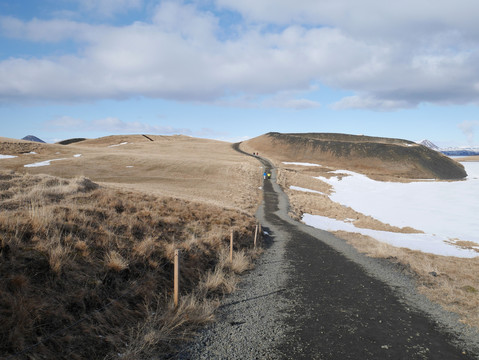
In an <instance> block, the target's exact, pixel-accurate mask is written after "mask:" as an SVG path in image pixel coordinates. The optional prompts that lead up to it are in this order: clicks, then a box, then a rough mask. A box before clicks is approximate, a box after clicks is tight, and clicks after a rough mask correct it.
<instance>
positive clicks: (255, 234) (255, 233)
mask: <svg viewBox="0 0 479 360" xmlns="http://www.w3.org/2000/svg"><path fill="white" fill-rule="evenodd" d="M257 237H258V224H256V227H255V229H254V248H255V250H256V238H257Z"/></svg>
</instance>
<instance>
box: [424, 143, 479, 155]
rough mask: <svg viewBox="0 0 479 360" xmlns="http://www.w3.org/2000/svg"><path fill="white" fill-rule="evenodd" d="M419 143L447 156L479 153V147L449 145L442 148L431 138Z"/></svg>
mask: <svg viewBox="0 0 479 360" xmlns="http://www.w3.org/2000/svg"><path fill="white" fill-rule="evenodd" d="M417 143H418V144H419V145H424V146H425V147H427V148H429V149H432V150H436V151H439V152H441V153H443V154H444V155H447V156H471V155H479V148H478V147H466V146H463V147H447V148H440V147H439V146H437V145H435V144H434V143H433V142H432V141H430V140H421V141H418V142H417Z"/></svg>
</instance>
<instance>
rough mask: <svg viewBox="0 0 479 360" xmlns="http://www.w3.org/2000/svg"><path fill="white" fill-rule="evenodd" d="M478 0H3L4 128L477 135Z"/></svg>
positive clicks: (101, 132) (44, 132)
mask: <svg viewBox="0 0 479 360" xmlns="http://www.w3.org/2000/svg"><path fill="white" fill-rule="evenodd" d="M478 13H479V2H477V0H456V1H450V0H434V1H432V0H414V1H412V0H403V1H400V2H399V1H395V2H390V1H383V0H334V1H331V0H295V1H288V0H241V1H238V0H190V1H159V0H22V1H16V0H9V1H5V0H0V136H3V137H10V138H22V137H24V136H26V135H30V134H31V135H36V136H38V137H40V138H42V139H43V140H45V141H47V142H55V141H59V140H64V139H68V138H74V137H85V138H96V137H100V136H107V135H117V134H161V135H172V134H184V135H189V136H196V137H204V138H211V139H219V140H224V141H231V142H233V141H241V140H245V139H248V138H251V137H255V136H259V135H261V134H264V133H267V132H270V131H278V132H339V133H349V134H364V135H371V136H386V137H394V138H404V139H408V140H413V141H418V140H422V139H429V140H431V141H432V142H434V143H436V144H437V145H439V146H442V147H446V146H479V133H478V132H479V22H478V21H477V14H478Z"/></svg>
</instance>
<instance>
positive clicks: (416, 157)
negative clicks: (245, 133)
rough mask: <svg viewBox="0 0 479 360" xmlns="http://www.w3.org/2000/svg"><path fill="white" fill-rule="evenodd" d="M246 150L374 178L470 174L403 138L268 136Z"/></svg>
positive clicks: (452, 162) (316, 134)
mask: <svg viewBox="0 0 479 360" xmlns="http://www.w3.org/2000/svg"><path fill="white" fill-rule="evenodd" d="M243 148H244V149H246V150H248V151H251V152H259V153H260V155H261V154H263V155H265V156H267V157H270V158H272V159H274V160H277V161H300V162H316V163H320V164H322V165H326V166H332V167H341V168H342V169H347V170H352V171H357V172H361V173H364V174H366V175H370V176H373V177H384V176H394V177H400V178H410V179H423V178H437V179H462V178H464V177H465V176H466V175H467V174H466V172H465V170H464V167H463V166H462V165H461V164H459V163H457V162H455V161H454V160H451V159H450V158H448V157H446V156H444V155H442V154H440V153H438V152H436V151H433V150H431V149H428V148H426V147H425V146H421V145H418V144H416V143H413V142H411V141H407V140H401V139H388V138H376V137H370V136H356V135H346V134H322V133H309V134H280V133H268V134H265V135H262V136H259V137H256V138H254V139H251V140H248V141H246V142H244V144H243Z"/></svg>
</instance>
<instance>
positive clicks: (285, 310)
mask: <svg viewBox="0 0 479 360" xmlns="http://www.w3.org/2000/svg"><path fill="white" fill-rule="evenodd" d="M235 148H236V149H237V150H238V151H241V150H239V147H238V145H236V146H235ZM258 159H259V160H260V161H261V163H262V164H263V166H264V167H265V169H266V171H269V170H271V173H272V175H273V176H272V179H271V181H269V180H265V182H264V186H263V188H264V203H263V205H262V207H261V208H260V209H259V210H258V213H257V217H258V219H259V220H260V221H261V223H262V224H263V225H264V226H265V228H266V229H267V231H268V232H269V233H270V235H271V237H272V242H271V248H270V249H268V250H267V251H266V253H265V255H264V257H263V259H262V260H261V263H260V264H259V267H257V268H256V269H255V270H254V271H253V272H252V273H251V274H250V276H249V277H248V278H246V279H245V282H246V283H245V284H244V286H243V290H241V289H240V291H239V294H236V295H234V296H240V297H241V296H243V297H244V298H247V297H248V296H250V297H252V296H253V293H251V291H252V290H251V289H254V291H259V292H260V293H261V292H262V291H263V290H262V288H263V287H264V286H265V284H264V283H263V282H262V279H263V278H262V277H258V276H257V275H258V272H260V274H259V275H260V276H263V275H265V276H267V274H268V273H270V272H278V271H283V272H285V273H286V274H285V276H284V280H282V282H281V283H278V284H277V287H278V288H283V287H284V289H285V290H284V291H277V292H274V293H269V294H270V295H269V296H268V297H267V298H265V299H264V302H263V303H257V302H256V303H255V304H254V306H251V307H249V308H245V309H242V311H241V313H240V314H237V315H236V316H240V317H241V319H243V320H244V321H245V322H246V324H245V326H241V327H238V326H235V324H237V319H238V318H231V312H233V313H234V311H235V309H232V308H229V309H228V311H225V312H223V313H220V315H219V321H218V323H217V324H215V325H213V326H212V327H211V328H210V329H207V330H206V331H205V332H203V333H202V334H201V335H200V338H199V339H198V341H197V342H196V344H195V345H194V351H190V352H189V353H188V354H189V355H190V356H192V357H194V358H218V359H219V358H234V359H253V358H267V359H476V358H479V357H478V356H477V354H478V339H479V337H478V334H477V332H476V331H474V330H471V329H468V328H467V327H465V326H462V325H460V324H459V323H458V322H457V317H455V316H454V315H452V314H450V313H447V312H445V311H443V310H442V309H441V308H440V307H439V306H437V305H434V304H431V303H430V302H429V301H428V300H427V299H425V298H424V297H423V296H421V295H419V294H417V293H416V291H415V290H414V285H413V283H412V281H411V279H409V278H408V277H407V276H406V275H404V274H402V273H401V271H400V269H397V268H393V265H391V264H390V263H389V262H387V261H382V260H378V259H371V258H367V257H365V256H363V255H361V254H358V253H357V251H356V250H354V249H353V248H352V247H351V246H349V245H348V244H346V243H345V242H344V241H342V240H339V239H337V238H335V237H334V236H333V235H331V234H330V233H328V232H325V231H321V230H318V229H314V228H311V227H308V226H306V225H304V224H301V223H299V222H296V221H293V220H292V219H291V218H289V216H288V215H287V212H288V201H287V198H286V195H285V194H284V193H283V192H282V190H281V189H280V187H279V186H278V185H277V184H276V182H275V179H276V171H275V169H274V168H273V167H272V165H271V164H270V163H269V161H267V160H266V159H263V158H258ZM278 249H282V251H279V252H278ZM270 250H273V252H274V253H275V254H276V255H275V256H276V257H277V256H278V254H281V258H282V259H280V260H278V259H275V262H276V261H282V266H281V267H280V268H277V267H276V268H272V269H270V268H269V267H268V263H269V261H270V260H269V256H270V255H269V254H268V253H269V252H270ZM278 269H279V270H278ZM253 281H254V282H255V283H252V282H253ZM258 289H259V290H258ZM242 291H245V292H246V293H244V294H241V292H242ZM263 293H264V291H263ZM271 303H278V304H283V307H282V308H281V309H280V311H276V312H275V311H273V310H274V309H273V310H272V309H271V305H270V304H271ZM231 304H234V301H233V302H232V303H231ZM258 306H259V307H262V309H261V310H260V311H259V313H260V314H264V315H265V317H266V319H268V321H267V322H264V321H263V322H261V321H260V322H256V323H254V322H253V323H250V322H249V320H248V319H251V318H255V317H258V309H257V307H258ZM253 310H254V312H253ZM266 319H265V320H266ZM256 327H260V328H261V329H260V330H259V333H261V334H262V336H263V335H264V334H265V333H266V334H272V337H273V338H274V339H273V341H271V339H268V337H265V338H264V341H263V342H258V341H257V340H258V339H257V338H256V334H257V332H258V330H257V329H256ZM218 328H221V329H222V331H218V330H217V329H218ZM215 329H216V330H215ZM225 333H226V336H225V335H224V334H225ZM253 343H254V344H255V346H254V347H252V346H248V345H251V344H253ZM212 349H215V350H214V351H212ZM474 353H475V354H476V355H474ZM183 355H184V354H183Z"/></svg>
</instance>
